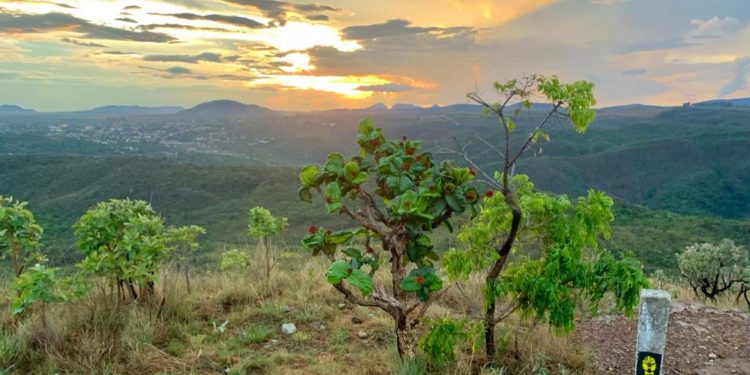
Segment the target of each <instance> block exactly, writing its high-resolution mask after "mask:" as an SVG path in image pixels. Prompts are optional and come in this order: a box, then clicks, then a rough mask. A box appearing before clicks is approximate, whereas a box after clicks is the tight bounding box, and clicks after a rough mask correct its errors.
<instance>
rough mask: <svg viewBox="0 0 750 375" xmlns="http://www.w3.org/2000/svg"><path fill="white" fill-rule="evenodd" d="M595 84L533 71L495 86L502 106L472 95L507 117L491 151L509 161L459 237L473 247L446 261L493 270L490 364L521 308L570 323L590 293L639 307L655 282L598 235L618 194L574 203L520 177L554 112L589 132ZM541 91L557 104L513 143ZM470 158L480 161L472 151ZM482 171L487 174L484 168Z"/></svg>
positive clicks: (456, 274) (593, 300)
mask: <svg viewBox="0 0 750 375" xmlns="http://www.w3.org/2000/svg"><path fill="white" fill-rule="evenodd" d="M593 87H594V85H593V84H592V83H589V82H586V81H577V82H574V83H568V84H566V83H561V82H560V81H559V80H558V79H557V77H555V76H552V77H544V76H539V75H533V76H530V77H526V78H524V79H521V80H515V79H514V80H510V81H506V82H504V83H499V82H496V83H495V90H496V91H497V93H498V94H499V95H500V97H501V100H500V102H499V103H496V104H491V103H488V102H486V101H485V100H484V99H482V98H481V97H479V96H478V95H477V94H469V99H471V100H473V101H475V102H477V103H479V104H480V105H482V106H483V107H484V108H485V111H486V113H488V114H492V115H495V116H496V117H497V119H498V122H499V124H500V125H501V128H502V130H503V134H504V135H505V140H504V142H502V144H501V145H500V147H495V148H493V149H494V150H496V151H497V152H498V154H499V155H500V157H501V159H502V170H501V171H499V172H496V173H495V178H494V180H488V181H486V182H487V183H488V184H490V185H491V186H492V187H493V188H494V190H490V191H488V192H487V193H485V198H484V206H483V207H482V210H481V212H480V214H479V216H478V217H477V218H475V219H474V220H472V222H471V223H469V225H468V226H467V227H466V228H464V230H463V232H462V233H461V234H460V235H459V240H461V241H462V242H463V244H464V245H465V247H466V248H467V250H466V251H457V250H453V251H451V252H449V253H448V254H446V256H445V267H446V270H447V272H448V273H449V275H451V277H453V278H467V277H468V275H469V274H470V273H473V272H477V271H481V272H486V276H485V283H484V286H483V291H482V292H483V297H484V306H485V316H484V319H483V321H484V329H485V351H486V354H487V360H488V361H489V362H493V361H494V360H495V339H494V335H495V325H496V324H497V323H498V322H499V321H501V320H503V319H505V318H507V317H508V316H509V315H510V314H511V313H513V312H514V311H516V310H517V309H519V308H520V309H521V310H522V311H523V312H524V315H525V316H528V315H533V316H535V317H536V318H537V319H539V320H542V321H545V322H547V323H549V324H550V325H552V326H553V327H557V328H559V329H562V330H563V331H567V330H570V329H572V328H573V322H574V314H575V309H576V305H577V303H578V302H579V301H580V300H582V299H584V300H588V302H589V303H590V306H591V308H592V310H593V311H596V308H597V306H598V302H599V301H600V300H601V299H602V298H603V296H604V294H605V292H607V291H611V292H613V293H614V294H615V297H616V301H617V303H616V304H617V308H619V309H622V310H625V311H626V312H627V313H632V308H633V306H634V305H635V304H636V303H637V302H638V294H639V291H640V289H641V288H642V287H644V286H647V285H648V281H647V279H646V278H645V277H644V276H643V273H642V271H641V267H640V264H639V263H638V262H636V261H634V260H632V259H624V260H622V261H616V260H615V258H614V257H613V256H612V255H611V254H609V253H607V252H605V251H602V250H599V243H598V241H599V239H600V237H602V238H608V237H609V236H610V234H611V229H610V223H611V222H612V221H613V220H614V215H613V214H612V204H613V202H612V199H611V198H609V197H607V196H606V195H604V194H603V193H600V192H596V191H593V190H589V192H588V196H587V197H581V198H578V199H577V200H576V202H575V203H573V202H571V201H570V200H569V199H568V198H567V196H565V195H562V196H554V195H548V194H544V193H540V192H536V191H534V189H533V187H534V186H533V184H532V183H531V182H529V178H528V176H526V175H522V174H521V175H514V172H515V169H516V164H517V162H518V160H519V159H520V158H521V156H522V155H523V154H524V153H525V152H527V151H529V150H530V149H531V148H533V147H534V146H535V145H538V144H539V143H540V141H549V139H550V137H549V134H548V133H546V132H545V131H546V129H545V128H544V127H545V126H546V125H547V124H548V123H549V121H550V119H552V118H554V117H556V116H561V117H564V118H566V119H567V120H568V121H569V122H570V123H571V125H572V126H573V128H574V129H575V130H576V131H577V132H579V133H583V132H585V131H586V130H587V128H588V126H589V124H590V123H591V122H592V121H593V119H594V116H595V112H594V110H593V109H591V107H592V106H593V105H594V104H596V100H595V99H594V96H593ZM535 95H540V96H543V97H544V98H546V100H547V101H548V102H549V104H548V105H547V107H545V109H544V112H545V113H546V114H545V115H544V116H543V117H542V118H541V119H540V120H539V122H538V123H537V125H535V126H533V127H532V128H531V130H530V131H529V133H528V135H527V136H524V137H522V138H521V139H522V141H521V144H520V145H517V144H512V142H511V134H512V133H514V132H515V131H516V130H517V128H516V119H517V118H518V115H519V114H520V113H521V112H522V111H523V110H524V109H530V108H531V107H532V104H531V102H530V99H531V98H532V96H535ZM511 100H517V101H520V105H518V106H516V107H515V108H514V109H512V110H510V108H508V107H507V106H508V103H509V102H510V101H511ZM506 110H509V111H510V112H506ZM540 149H541V146H540ZM464 158H466V159H467V161H469V162H471V163H472V164H473V162H472V161H471V159H469V158H468V156H467V155H466V154H465V153H464ZM482 174H483V175H484V176H486V177H488V175H487V173H486V172H482ZM511 255H513V259H512V260H510V258H511ZM485 270H486V271H485ZM506 297H507V298H506ZM501 298H506V299H507V300H509V301H510V302H509V303H508V305H507V306H506V308H505V309H504V311H503V312H502V313H501V314H500V315H499V316H497V313H496V310H497V301H498V300H499V299H501Z"/></svg>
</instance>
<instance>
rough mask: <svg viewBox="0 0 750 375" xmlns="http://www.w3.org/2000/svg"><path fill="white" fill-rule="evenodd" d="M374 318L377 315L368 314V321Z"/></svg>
mask: <svg viewBox="0 0 750 375" xmlns="http://www.w3.org/2000/svg"><path fill="white" fill-rule="evenodd" d="M374 317H375V314H373V313H368V314H367V318H368V319H372V318H374Z"/></svg>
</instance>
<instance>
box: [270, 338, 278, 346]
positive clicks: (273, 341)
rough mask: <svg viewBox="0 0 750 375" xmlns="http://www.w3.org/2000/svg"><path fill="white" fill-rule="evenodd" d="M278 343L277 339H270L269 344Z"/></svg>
mask: <svg viewBox="0 0 750 375" xmlns="http://www.w3.org/2000/svg"><path fill="white" fill-rule="evenodd" d="M278 343H279V340H276V339H273V340H271V345H276V344H278Z"/></svg>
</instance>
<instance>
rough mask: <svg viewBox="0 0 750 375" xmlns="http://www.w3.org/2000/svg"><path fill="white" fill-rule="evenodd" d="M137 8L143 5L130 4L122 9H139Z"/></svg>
mask: <svg viewBox="0 0 750 375" xmlns="http://www.w3.org/2000/svg"><path fill="white" fill-rule="evenodd" d="M137 9H141V7H140V6H138V5H128V6H126V7H125V8H122V10H137Z"/></svg>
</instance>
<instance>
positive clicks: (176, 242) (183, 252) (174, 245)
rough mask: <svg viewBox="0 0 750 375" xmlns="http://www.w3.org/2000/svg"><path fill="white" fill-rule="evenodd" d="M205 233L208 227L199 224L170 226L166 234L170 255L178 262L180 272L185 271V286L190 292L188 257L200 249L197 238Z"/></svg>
mask: <svg viewBox="0 0 750 375" xmlns="http://www.w3.org/2000/svg"><path fill="white" fill-rule="evenodd" d="M203 234H206V229H205V228H203V227H200V226H197V225H189V226H182V227H169V229H167V232H166V234H165V236H166V244H167V248H169V253H170V256H171V258H172V259H173V260H175V261H176V262H177V272H178V274H179V272H180V269H182V271H183V272H184V273H185V286H186V288H187V292H188V294H190V293H191V289H190V270H189V267H188V264H187V259H188V258H189V257H190V255H191V254H192V253H193V252H194V251H195V250H197V249H198V241H197V239H198V236H200V235H203Z"/></svg>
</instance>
